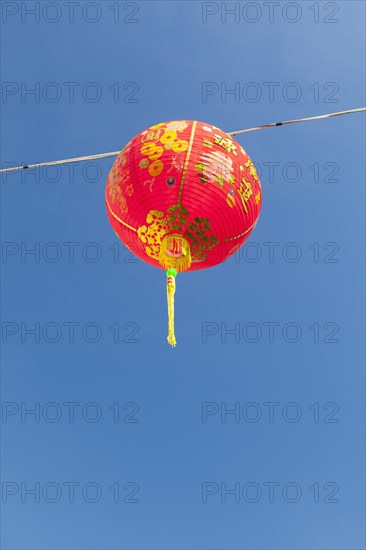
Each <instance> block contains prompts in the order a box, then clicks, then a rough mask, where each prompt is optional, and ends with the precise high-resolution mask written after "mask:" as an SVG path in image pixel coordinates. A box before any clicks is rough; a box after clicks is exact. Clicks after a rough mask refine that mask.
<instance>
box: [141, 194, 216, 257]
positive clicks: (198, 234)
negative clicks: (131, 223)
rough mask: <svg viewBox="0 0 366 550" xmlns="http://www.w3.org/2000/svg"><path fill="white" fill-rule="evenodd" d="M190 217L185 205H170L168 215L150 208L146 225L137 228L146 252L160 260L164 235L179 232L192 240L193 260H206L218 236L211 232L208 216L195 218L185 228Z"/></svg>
mask: <svg viewBox="0 0 366 550" xmlns="http://www.w3.org/2000/svg"><path fill="white" fill-rule="evenodd" d="M188 217H189V212H188V210H187V209H186V208H185V207H184V206H183V205H177V204H176V205H173V206H170V207H169V208H168V211H167V215H164V213H163V212H161V211H159V210H150V212H149V213H148V215H147V217H146V225H142V226H141V227H139V229H138V230H137V234H138V236H139V237H140V240H141V242H142V243H144V244H145V245H146V248H145V250H146V254H147V255H148V256H150V258H154V259H155V260H159V255H160V246H161V241H162V239H163V237H164V236H165V235H166V234H167V233H173V232H179V233H180V234H181V235H182V236H183V237H185V238H187V239H188V240H189V242H190V245H191V256H192V262H201V261H203V260H205V259H206V257H207V253H208V252H209V251H210V250H212V249H213V248H214V247H215V246H216V245H217V238H216V237H215V236H214V235H212V234H210V221H209V220H208V219H207V218H198V217H197V218H194V219H193V221H191V222H190V223H188V226H187V227H186V229H184V227H185V225H186V224H187V220H188Z"/></svg>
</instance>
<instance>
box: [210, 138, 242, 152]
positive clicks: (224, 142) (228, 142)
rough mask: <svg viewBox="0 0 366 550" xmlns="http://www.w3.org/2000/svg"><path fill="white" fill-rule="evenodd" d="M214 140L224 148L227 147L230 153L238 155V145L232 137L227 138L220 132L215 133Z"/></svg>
mask: <svg viewBox="0 0 366 550" xmlns="http://www.w3.org/2000/svg"><path fill="white" fill-rule="evenodd" d="M214 141H215V143H216V144H217V145H220V147H222V148H223V149H225V150H226V151H227V152H228V153H234V155H236V156H237V155H238V153H237V152H236V145H234V143H233V142H232V141H231V139H225V138H223V137H221V136H219V135H218V134H214Z"/></svg>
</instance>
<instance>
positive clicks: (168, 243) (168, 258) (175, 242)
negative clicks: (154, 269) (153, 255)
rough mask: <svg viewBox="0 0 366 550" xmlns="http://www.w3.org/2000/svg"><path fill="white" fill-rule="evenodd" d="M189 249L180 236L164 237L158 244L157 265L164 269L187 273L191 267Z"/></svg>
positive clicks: (185, 241) (187, 243)
mask: <svg viewBox="0 0 366 550" xmlns="http://www.w3.org/2000/svg"><path fill="white" fill-rule="evenodd" d="M191 262H192V260H191V249H190V246H189V242H188V241H187V239H185V238H184V237H182V235H166V236H165V237H164V238H163V240H162V241H161V244H160V254H159V263H160V265H161V266H162V267H163V268H164V269H170V268H174V269H176V270H177V271H188V269H189V268H190V267H191Z"/></svg>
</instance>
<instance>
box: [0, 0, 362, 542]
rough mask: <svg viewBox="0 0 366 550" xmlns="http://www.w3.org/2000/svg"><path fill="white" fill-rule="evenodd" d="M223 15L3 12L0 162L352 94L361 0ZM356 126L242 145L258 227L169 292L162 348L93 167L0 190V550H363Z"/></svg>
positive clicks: (344, 105)
mask: <svg viewBox="0 0 366 550" xmlns="http://www.w3.org/2000/svg"><path fill="white" fill-rule="evenodd" d="M236 5H237V6H238V8H237V9H239V11H238V12H236V15H235V14H234V15H230V14H229V13H228V12H227V10H230V9H232V8H233V6H234V7H235V3H234V2H226V3H225V2H224V3H221V2H203V3H202V2H190V1H188V2H180V1H174V2H170V1H165V2H155V1H153V2H136V3H135V2H110V1H109V0H107V1H104V2H79V3H69V4H68V3H65V2H58V3H57V4H56V7H55V3H54V2H3V3H2V66H3V70H2V81H3V84H2V86H3V87H2V103H1V108H2V128H1V132H2V151H1V154H2V163H4V164H7V163H16V164H18V163H22V162H25V163H32V162H41V161H46V160H53V159H58V158H68V157H73V156H78V155H87V154H93V153H100V152H107V151H113V150H119V149H121V148H122V147H123V146H124V144H126V143H127V142H128V141H129V140H130V139H131V138H132V137H133V136H134V135H136V134H137V133H138V132H140V131H141V130H143V129H145V128H146V127H148V126H150V125H152V124H155V123H158V122H162V121H166V120H174V119H196V120H201V121H206V122H209V123H212V124H214V125H216V126H218V127H221V128H222V129H224V130H226V131H232V130H236V129H241V128H246V127H251V126H256V125H258V124H264V123H267V122H275V121H279V120H286V119H289V118H298V117H305V116H311V115H316V114H323V113H327V112H334V111H340V110H343V109H348V108H353V107H360V106H362V105H363V104H364V95H365V89H364V81H365V73H364V67H365V58H364V45H365V31H364V24H363V21H364V16H365V7H364V3H362V2H358V1H347V2H344V1H340V2H315V3H314V2H291V3H288V2H287V3H285V2H280V3H272V7H273V10H274V11H273V12H270V11H269V9H270V7H269V6H268V3H267V4H266V3H263V2H257V3H255V5H254V3H253V2H238V3H236ZM31 9H33V10H35V13H34V14H33V15H32V14H31V13H30V12H29V10H31ZM27 10H28V11H27ZM37 10H38V11H37ZM71 10H73V12H72V11H71ZM225 10H226V11H225ZM93 20H94V22H93ZM207 83H210V84H209V85H208V84H207ZM207 86H209V88H207ZM31 89H33V90H35V91H34V93H33V94H32V93H28V92H29V91H30V90H31ZM207 89H210V90H213V93H212V94H211V95H207V94H205V93H204V92H205V91H207ZM232 89H236V90H237V91H239V93H240V95H239V97H238V96H235V95H230V94H226V93H225V92H228V91H230V90H232ZM270 90H272V91H273V95H271V94H270ZM364 129H365V127H364V115H362V114H361V115H350V116H348V117H342V118H338V119H331V120H326V121H320V122H314V123H306V124H302V125H300V124H299V125H295V126H290V127H286V128H277V129H273V130H267V131H263V132H256V133H252V134H248V135H246V136H242V137H240V138H239V139H238V141H239V142H240V144H241V145H242V146H243V147H244V148H245V149H246V150H247V151H248V153H249V155H250V156H251V157H252V159H253V160H254V161H255V163H256V164H257V166H258V170H259V172H260V173H261V180H262V187H263V209H262V213H261V217H260V220H259V223H258V225H257V227H256V229H255V231H254V233H253V234H252V236H251V238H250V240H249V241H248V243H247V245H246V248H244V249H243V250H242V251H241V252H240V253H238V254H237V255H236V256H235V257H234V258H231V259H230V260H229V261H227V262H226V263H225V264H222V265H220V266H217V267H215V268H212V269H210V270H207V271H200V272H195V273H192V274H186V275H180V276H179V277H178V278H177V294H176V335H177V340H178V346H177V348H175V349H174V350H173V349H171V348H170V347H169V346H168V345H167V344H166V331H167V327H166V325H167V319H166V301H165V275H164V273H163V272H162V271H160V270H155V269H154V268H152V267H151V266H149V265H146V264H144V263H142V262H141V261H140V260H136V261H134V259H133V258H132V257H131V256H130V255H129V253H128V252H127V250H126V249H124V248H123V246H122V245H121V244H120V245H118V243H117V241H116V236H115V234H114V233H113V231H112V229H111V227H110V226H109V223H108V220H107V216H106V212H105V207H104V186H105V181H106V179H107V175H108V171H109V169H110V166H111V164H112V160H111V159H107V160H103V161H99V162H98V163H87V164H86V165H82V164H79V165H77V166H75V167H74V168H73V169H70V168H69V167H63V168H59V169H57V170H56V169H55V168H52V169H48V170H47V171H45V170H43V171H41V172H37V173H36V172H28V173H26V172H23V173H21V174H20V173H18V174H14V175H11V176H7V177H6V178H3V179H2V183H1V191H2V280H3V287H2V292H3V293H2V342H3V345H2V354H3V355H2V359H3V361H2V373H1V392H2V407H3V408H2V417H1V432H2V446H1V453H2V454H1V477H2V486H1V488H2V505H1V506H2V515H1V521H2V523H1V547H2V548H4V549H9V550H20V549H24V550H25V549H27V550H28V549H34V550H36V549H37V550H41V549H42V550H46V549H47V550H56V549H65V550H66V549H68V550H69V549H70V550H71V549H75V550H81V549H90V550H97V549H98V550H99V549H100V550H101V549H104V550H105V549H110V550H116V549H124V550H125V549H133V550H138V549H140V550H142V549H154V550H158V549H159V550H165V549H176V550H177V549H199V550H203V549H212V550H217V549H235V550H238V549H243V550H244V549H245V550H247V549H263V550H264V549H268V550H274V549H286V550H287V549H297V550H300V549H311V550H315V549H318V550H326V549H327V550H330V549H332V550H333V549H334V550H340V549H352V550H356V549H357V550H358V549H363V548H365V537H364V527H365V522H364V515H365V509H364V481H365V480H364V395H365V392H364V388H365V384H364V371H363V362H364V361H363V358H364V342H363V340H364V333H365V326H364V278H365V271H364V250H365V242H364V221H365V217H364V216H365V214H364V180H365V167H364V151H365V139H364ZM270 167H272V170H273V177H272V173H270ZM32 249H33V250H34V251H35V252H34V253H33V254H31V253H27V251H30V250H32ZM295 260H296V261H295ZM32 329H33V331H35V332H33V334H32V333H31V330H32ZM233 330H234V333H232V332H231V333H230V331H233ZM271 330H273V332H270V331H271ZM31 409H33V410H35V413H34V414H33V415H32V414H31V413H27V411H29V410H31ZM230 410H235V411H236V412H235V414H230V413H229V411H230ZM72 411H73V412H72ZM71 487H73V488H74V489H73V491H74V493H73V494H72V491H71ZM32 489H33V491H34V492H33V494H31V492H29V491H32ZM117 489H118V491H117ZM230 490H231V491H233V490H234V493H230V492H228V491H230ZM272 491H273V492H272ZM115 501H117V502H115ZM135 501H136V502H135Z"/></svg>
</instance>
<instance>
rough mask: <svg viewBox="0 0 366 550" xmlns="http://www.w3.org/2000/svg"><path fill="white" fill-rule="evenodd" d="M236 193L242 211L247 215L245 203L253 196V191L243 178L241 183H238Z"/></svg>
mask: <svg viewBox="0 0 366 550" xmlns="http://www.w3.org/2000/svg"><path fill="white" fill-rule="evenodd" d="M243 183H244V185H243ZM244 186H245V187H244ZM238 193H239V196H240V199H241V202H242V205H243V208H244V211H245V212H246V213H248V208H247V202H248V201H249V199H250V197H251V196H252V195H253V190H252V186H251V185H250V183H249V181H246V179H245V178H243V179H242V181H241V182H240V185H239V189H238Z"/></svg>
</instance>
